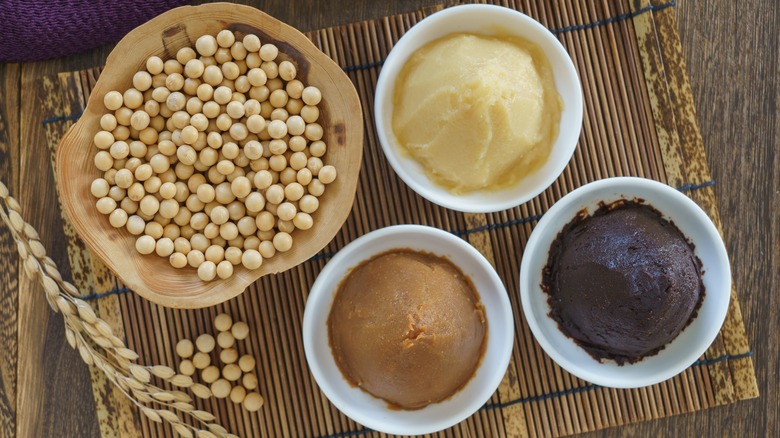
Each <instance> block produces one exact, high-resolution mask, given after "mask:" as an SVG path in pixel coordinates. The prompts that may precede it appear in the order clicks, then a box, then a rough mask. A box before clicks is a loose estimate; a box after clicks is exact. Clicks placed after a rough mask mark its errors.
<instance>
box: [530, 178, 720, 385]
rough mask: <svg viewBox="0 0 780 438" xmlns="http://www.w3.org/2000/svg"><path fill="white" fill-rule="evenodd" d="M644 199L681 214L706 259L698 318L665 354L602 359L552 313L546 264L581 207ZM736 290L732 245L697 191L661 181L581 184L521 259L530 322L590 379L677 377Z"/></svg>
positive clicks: (545, 220)
mask: <svg viewBox="0 0 780 438" xmlns="http://www.w3.org/2000/svg"><path fill="white" fill-rule="evenodd" d="M635 198H638V199H643V200H644V201H645V203H646V204H648V205H650V206H652V207H654V208H655V209H657V210H658V211H660V212H661V214H662V215H663V217H664V218H665V219H667V220H670V221H672V222H674V224H675V225H676V226H677V228H679V229H680V231H681V232H682V233H683V235H684V236H686V237H687V238H688V239H689V240H690V241H691V243H693V245H694V247H695V248H694V252H695V254H696V256H697V257H698V258H699V259H700V260H701V262H702V267H703V271H704V273H703V275H702V282H703V283H704V288H705V295H704V299H703V301H702V304H701V307H700V308H699V311H698V315H697V316H696V318H695V319H694V320H693V321H692V322H691V323H690V324H689V325H688V326H687V327H686V328H685V329H684V330H683V331H682V332H681V333H680V334H679V335H678V336H677V337H676V338H675V339H674V340H673V341H672V342H670V343H669V344H667V345H666V347H664V349H663V350H661V351H660V352H659V353H658V354H656V355H654V356H649V357H645V358H643V359H642V360H641V361H639V362H636V363H633V364H625V365H623V366H619V365H617V363H615V362H614V361H611V360H607V361H604V362H603V363H599V362H598V361H597V360H596V359H594V358H593V357H591V356H590V355H589V354H588V353H587V352H586V351H585V350H584V349H582V348H581V347H580V346H578V345H577V344H576V343H575V342H574V341H573V340H572V339H571V338H569V337H567V336H566V335H564V334H563V332H561V330H560V329H559V327H558V323H557V322H556V321H554V320H553V319H552V318H551V317H550V316H549V312H550V306H549V304H548V303H547V297H548V295H547V294H546V293H545V292H544V291H543V290H542V288H541V286H540V285H541V283H542V270H543V269H544V267H545V265H546V264H547V259H548V255H549V251H550V245H551V244H552V242H553V240H555V238H556V237H557V236H558V234H559V233H560V231H561V229H563V227H564V226H565V225H566V224H568V223H569V222H571V221H572V219H574V217H575V216H576V215H577V212H579V211H581V210H583V209H587V210H588V212H589V213H593V212H594V211H595V210H596V209H598V203H599V202H600V201H603V202H605V203H607V204H608V203H610V202H613V201H617V200H619V199H627V200H632V199H635ZM730 297H731V269H730V268H729V259H728V255H727V254H726V247H725V246H724V245H723V240H722V239H721V237H720V233H718V230H717V228H715V225H714V224H713V223H712V221H711V220H710V218H709V217H708V216H707V214H706V213H705V212H704V211H703V210H702V209H701V208H699V206H698V205H696V203H695V202H693V201H692V200H691V199H690V198H688V197H687V196H685V195H684V194H682V193H680V192H679V191H677V190H675V189H674V188H672V187H669V186H667V185H665V184H662V183H660V182H657V181H653V180H649V179H643V178H628V177H626V178H608V179H603V180H600V181H596V182H592V183H590V184H587V185H585V186H582V187H580V188H578V189H576V190H574V191H573V192H571V193H569V194H568V195H566V196H564V197H563V198H562V199H561V200H560V201H558V202H556V203H555V205H553V206H552V207H551V208H550V209H549V210H548V211H547V213H545V214H544V216H543V217H542V219H541V220H540V221H539V223H538V224H537V226H536V228H535V229H534V231H533V233H531V237H530V238H529V239H528V243H527V244H526V246H525V252H524V253H523V261H522V263H521V266H520V298H521V302H522V305H523V312H524V313H525V317H526V320H527V321H528V325H529V326H530V327H531V331H532V332H533V334H534V336H536V340H537V341H538V342H539V345H541V346H542V348H543V349H544V351H545V352H547V354H548V355H550V357H551V358H552V359H553V360H554V361H555V362H556V363H558V365H560V366H561V367H563V368H564V369H565V370H566V371H568V372H570V373H572V374H574V375H575V376H577V377H580V378H582V379H584V380H587V381H589V382H592V383H595V384H598V385H601V386H607V387H612V388H639V387H642V386H648V385H653V384H656V383H659V382H662V381H664V380H667V379H670V378H672V377H674V376H676V375H677V374H679V373H681V372H682V371H683V370H685V369H686V368H688V367H689V366H691V364H693V363H694V362H695V361H696V360H697V359H698V358H699V357H700V356H701V355H702V354H704V352H705V351H706V350H707V348H708V347H709V346H710V344H711V343H712V341H713V340H714V339H715V336H717V334H718V331H719V330H720V327H721V325H722V324H723V321H724V319H725V318H726V312H727V311H728V306H729V299H730Z"/></svg>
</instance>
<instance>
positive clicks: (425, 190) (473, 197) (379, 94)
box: [374, 4, 583, 213]
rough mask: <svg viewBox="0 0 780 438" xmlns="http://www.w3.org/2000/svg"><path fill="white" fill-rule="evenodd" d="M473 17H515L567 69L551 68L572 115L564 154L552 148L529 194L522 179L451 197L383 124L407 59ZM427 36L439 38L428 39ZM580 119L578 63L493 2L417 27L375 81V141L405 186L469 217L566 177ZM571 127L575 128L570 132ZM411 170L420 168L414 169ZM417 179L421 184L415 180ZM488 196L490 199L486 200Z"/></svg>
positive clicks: (535, 26) (442, 14)
mask: <svg viewBox="0 0 780 438" xmlns="http://www.w3.org/2000/svg"><path fill="white" fill-rule="evenodd" d="M473 14H486V15H489V16H492V17H496V16H502V17H510V18H511V19H513V20H516V21H517V22H518V25H519V26H524V27H526V28H527V29H530V30H531V32H532V33H534V34H535V35H538V38H537V41H535V43H536V44H539V43H538V41H543V42H544V44H545V45H546V46H549V47H550V48H552V50H553V51H552V53H546V55H547V57H548V58H549V59H551V60H552V59H555V60H556V61H557V62H559V63H560V64H562V65H563V66H564V68H561V69H557V70H556V69H553V70H554V71H553V75H554V79H555V83H556V88H557V89H558V91H559V94H560V95H561V100H562V101H563V102H565V104H566V105H565V107H564V113H567V114H568V111H569V110H571V111H572V112H571V116H570V117H568V118H564V117H563V116H562V117H561V121H560V125H559V131H558V137H557V138H556V140H555V142H554V143H553V146H552V148H553V149H555V146H556V144H558V143H560V144H561V146H560V147H559V149H560V150H551V153H550V156H549V157H548V159H547V161H546V162H549V163H553V164H554V165H552V166H550V168H549V169H544V168H545V167H547V166H545V165H543V166H541V167H540V168H539V169H536V170H535V171H534V172H532V174H531V175H535V174H537V173H538V172H540V171H542V170H543V169H544V170H546V171H547V172H548V173H547V176H546V177H545V178H541V180H540V181H539V182H538V183H537V184H535V185H533V186H532V187H530V188H529V189H527V190H522V191H520V188H521V187H520V184H521V183H522V181H523V180H524V179H525V178H523V179H521V180H520V181H518V183H516V184H515V185H513V186H510V187H507V188H504V189H501V190H498V191H494V190H477V191H474V192H469V193H466V194H461V195H456V194H453V193H450V192H449V191H447V190H446V189H445V188H443V187H440V186H438V185H437V184H436V183H435V182H433V181H432V180H431V179H430V178H429V177H428V175H427V174H425V172H423V171H422V166H421V165H419V163H417V162H416V161H414V162H412V161H411V160H413V159H412V158H410V157H405V156H404V155H403V152H401V151H399V150H398V149H399V147H400V146H399V145H397V144H396V141H395V136H394V135H393V133H392V127H391V126H390V125H389V124H387V123H386V122H385V119H386V118H389V119H388V120H389V123H392V94H393V91H394V89H395V80H396V75H395V74H396V73H397V72H398V71H400V69H401V68H403V65H404V64H405V63H406V60H407V59H408V58H409V57H410V56H411V55H412V54H413V53H414V51H415V50H417V48H419V46H422V45H424V44H427V43H428V42H430V41H434V40H436V39H438V38H441V37H444V36H446V35H450V34H453V33H457V32H458V31H459V30H458V29H444V28H445V27H446V26H447V25H446V24H444V23H447V22H448V21H450V20H452V19H457V18H458V17H461V16H464V15H466V16H473ZM438 26H441V28H442V29H444V30H442V31H430V28H436V27H438ZM506 31H507V30H506V29H504V28H500V29H498V33H499V34H503V33H504V32H506ZM469 32H471V31H469ZM428 33H432V34H435V35H433V36H432V37H429V36H428ZM475 33H484V34H491V33H496V30H495V29H489V28H482V29H481V30H480V31H475ZM421 39H423V40H424V41H423V42H422V43H420V42H419V41H420V40H421ZM562 85H566V86H572V87H574V88H576V92H573V93H568V94H566V95H564V94H563V93H560V88H561V86H562ZM385 108H389V109H390V111H389V112H390V113H391V114H390V115H386V114H385V113H386V111H385ZM562 115H563V113H562ZM582 120H583V94H582V84H581V82H580V79H579V75H578V74H577V70H576V68H575V66H574V62H573V61H572V59H571V56H570V55H569V54H568V52H567V51H566V49H565V48H564V47H563V45H562V44H561V42H560V41H559V40H558V39H557V38H556V37H555V35H554V34H553V33H552V32H550V30H549V29H547V28H546V27H544V26H543V25H542V24H541V23H539V22H538V21H536V20H534V19H533V18H531V17H529V16H528V15H525V14H523V13H522V12H519V11H515V10H513V9H509V8H505V7H502V6H498V5H489V4H469V5H457V6H452V7H449V8H446V9H444V10H442V11H439V12H436V13H434V14H432V15H430V16H428V17H426V18H425V19H423V20H421V21H420V22H419V23H417V24H415V25H414V26H413V27H412V28H411V29H409V30H408V31H407V32H406V33H405V34H404V35H403V36H402V37H401V38H400V39H399V40H398V42H397V43H396V44H395V45H394V46H393V48H392V50H391V51H390V53H389V55H388V56H387V58H386V59H385V61H384V63H383V66H382V70H381V72H380V74H379V78H378V80H377V86H376V93H375V97H374V123H375V125H376V132H377V137H378V140H379V143H380V145H381V146H382V150H383V152H384V155H385V157H386V158H387V160H388V162H389V163H390V165H391V166H392V168H393V170H394V171H395V172H396V174H397V175H398V176H399V177H400V178H401V180H403V181H404V183H406V185H408V186H409V187H410V188H411V189H412V190H413V191H414V192H415V193H417V194H419V195H420V196H422V197H423V198H425V199H427V200H429V201H431V202H433V203H435V204H437V205H440V206H442V207H445V208H449V209H451V210H455V211H461V212H466V213H492V212H497V211H501V210H506V209H508V208H512V207H516V206H518V205H521V204H523V203H525V202H527V201H529V200H531V199H533V198H534V197H536V196H538V195H539V194H540V193H542V192H544V190H546V189H547V188H548V187H550V186H551V185H552V184H553V183H554V182H555V180H556V179H558V177H559V176H560V175H561V174H562V173H563V171H564V169H565V168H566V166H567V165H568V163H569V161H570V159H571V157H572V155H573V154H574V151H575V150H576V147H577V143H578V141H579V137H580V133H581V131H582ZM570 125H571V126H574V127H576V128H575V129H572V128H571V126H570ZM410 167H417V168H416V169H411V168H410ZM418 175H419V180H418V179H417V177H418ZM422 181H424V182H422ZM486 196H487V197H488V198H490V199H487V198H486ZM492 196H495V197H499V196H500V198H501V199H493V198H492ZM474 202H478V203H479V204H474Z"/></svg>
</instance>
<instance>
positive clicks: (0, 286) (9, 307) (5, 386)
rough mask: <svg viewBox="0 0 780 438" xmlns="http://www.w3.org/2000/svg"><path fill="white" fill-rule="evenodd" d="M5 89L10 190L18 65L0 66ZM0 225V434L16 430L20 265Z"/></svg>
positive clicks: (0, 141) (4, 161) (1, 142)
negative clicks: (0, 262) (0, 263)
mask: <svg viewBox="0 0 780 438" xmlns="http://www.w3.org/2000/svg"><path fill="white" fill-rule="evenodd" d="M0 78H2V80H1V81H0V84H2V85H1V86H2V87H3V90H5V92H4V93H3V96H2V98H1V99H0V175H2V177H0V178H2V180H3V181H4V182H5V184H6V185H7V186H8V188H9V189H10V190H11V191H12V192H13V193H16V191H17V190H18V188H19V82H20V81H21V67H20V66H19V64H5V65H0ZM3 228H4V226H3V225H0V260H2V270H0V294H2V295H0V436H4V437H5V436H8V437H10V436H13V435H14V434H15V429H16V373H17V360H16V358H17V357H18V353H17V333H18V332H17V309H18V308H19V305H18V303H19V298H18V295H17V293H16V291H17V290H18V288H19V272H20V270H21V266H20V264H19V257H18V255H17V252H16V244H15V243H14V241H13V239H12V238H11V235H10V233H8V232H7V231H6V230H4V229H3Z"/></svg>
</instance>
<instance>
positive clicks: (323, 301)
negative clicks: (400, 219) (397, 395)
mask: <svg viewBox="0 0 780 438" xmlns="http://www.w3.org/2000/svg"><path fill="white" fill-rule="evenodd" d="M400 235H408V236H414V237H416V238H418V240H417V241H419V242H420V245H419V246H420V247H424V246H426V245H427V246H430V245H428V242H431V241H433V240H443V241H444V242H445V243H446V244H449V245H451V246H452V248H454V249H455V250H456V251H458V252H460V253H461V254H462V255H464V256H465V257H467V258H469V259H470V260H473V261H474V264H473V265H472V266H470V268H472V270H474V271H480V272H481V273H484V274H486V275H487V277H489V280H490V285H491V291H490V292H487V291H480V298H481V300H482V302H483V305H485V301H484V296H485V294H486V293H492V294H495V298H496V299H497V300H498V301H500V302H501V305H500V306H492V307H493V308H492V309H491V311H492V312H494V315H496V316H497V318H498V319H497V320H499V321H504V322H505V324H502V325H501V326H495V325H493V324H496V323H495V322H492V320H491V321H490V322H489V324H491V325H489V326H488V333H489V335H488V338H487V342H488V345H487V346H486V350H485V353H483V354H484V356H483V360H482V361H481V362H480V364H479V366H478V367H477V369H476V370H475V374H474V376H473V377H472V378H471V379H470V380H469V381H468V383H467V384H466V386H465V387H464V388H461V389H460V390H459V391H458V392H456V393H455V395H457V394H460V393H461V392H462V391H465V390H466V389H467V388H469V386H473V384H474V383H480V385H481V386H477V387H475V388H476V389H472V390H473V391H474V394H475V396H474V397H473V398H472V399H470V401H469V402H468V403H467V405H466V406H464V407H463V408H462V409H460V410H457V411H452V412H451V413H450V414H449V415H448V416H447V417H446V418H444V419H442V420H439V421H437V422H431V423H428V424H426V426H425V427H420V426H419V425H409V424H405V423H404V422H403V418H401V417H403V415H404V413H410V412H411V413H419V412H424V411H425V409H428V408H429V407H431V406H446V403H448V402H450V401H452V400H453V398H452V397H451V398H448V399H445V400H444V401H441V402H439V403H433V404H431V405H428V406H427V407H425V408H423V409H420V410H415V411H405V410H392V409H389V408H385V411H384V413H385V414H386V415H387V418H385V419H382V418H377V417H376V416H371V415H370V414H367V413H365V411H364V410H361V409H360V407H359V405H357V404H356V403H358V401H356V400H355V399H351V398H349V397H342V396H341V395H340V392H339V390H338V389H336V388H344V387H351V385H349V383H348V382H347V381H346V380H345V379H344V378H343V376H341V375H339V378H338V381H337V382H334V381H333V380H334V379H328V377H327V373H326V371H325V370H324V364H325V363H328V364H329V365H332V364H335V360H334V359H333V355H332V353H331V349H330V347H328V348H327V352H328V354H322V353H320V354H318V353H317V352H316V351H317V350H315V346H314V345H315V343H317V341H316V340H315V336H317V331H318V330H325V331H326V332H327V330H328V329H327V327H325V328H321V327H319V326H318V325H319V323H320V322H321V321H322V318H323V317H324V318H325V319H324V320H325V321H326V323H327V315H329V314H330V309H331V307H332V304H333V301H334V299H335V295H336V292H335V288H336V287H337V285H338V284H339V283H340V281H341V280H342V279H343V278H345V277H346V275H348V274H349V272H351V270H352V269H353V268H354V267H355V266H357V265H358V264H359V263H361V262H363V261H365V260H367V259H368V258H370V257H373V256H375V255H377V254H381V253H383V252H386V251H387V250H386V249H383V248H377V247H376V245H374V243H375V242H377V241H380V242H381V241H383V240H386V239H391V238H393V237H397V236H400ZM391 246H392V245H391ZM399 246H404V245H399ZM414 249H417V250H422V251H426V249H421V248H414ZM362 250H365V251H366V253H367V254H366V255H365V256H361V255H358V254H356V253H359V252H360V251H362ZM431 252H432V253H434V254H436V255H439V256H444V257H447V258H448V259H450V260H451V258H450V257H449V255H450V254H443V253H441V252H437V251H433V250H431ZM356 257H359V259H357V258H356ZM453 263H454V261H453ZM456 266H458V265H456ZM459 268H460V269H463V268H462V267H460V266H459ZM464 271H465V270H464ZM339 274H341V275H339ZM487 311H488V309H487V307H486V312H487ZM497 331H499V332H503V333H505V335H504V338H505V339H503V340H504V341H505V342H504V343H503V344H501V343H498V342H499V341H500V340H502V339H501V338H500V337H496V335H495V333H496V332H497ZM302 337H303V346H304V352H305V355H306V360H307V363H308V366H309V370H310V371H311V373H312V375H313V376H314V380H315V382H316V383H317V385H318V387H319V388H320V390H321V391H322V392H323V393H324V394H325V396H326V397H327V398H328V400H330V402H331V403H333V405H334V406H336V408H338V409H339V410H340V411H341V412H343V413H344V414H345V415H346V416H348V417H350V418H351V419H353V420H354V421H356V422H358V423H360V424H362V425H363V426H365V427H368V428H370V429H373V430H376V431H380V432H384V433H389V434H399V435H418V434H427V433H433V432H436V431H439V430H443V429H446V428H448V427H451V426H453V425H455V424H457V423H459V422H461V421H463V420H465V419H466V418H468V417H469V416H471V415H473V414H474V413H475V412H477V411H478V410H479V409H480V408H481V407H482V406H483V405H484V404H485V403H486V402H487V401H489V400H490V397H491V396H492V395H493V393H494V392H495V391H496V389H497V388H498V386H499V385H500V383H501V381H502V379H503V377H504V374H505V373H506V369H507V368H508V366H509V361H510V359H511V354H512V350H513V347H514V316H513V312H512V307H511V303H510V301H509V295H508V293H507V289H506V288H505V286H504V284H503V282H502V281H501V279H500V277H499V276H498V273H497V272H496V271H495V269H494V268H493V267H492V265H491V264H490V262H488V261H487V259H485V257H484V256H483V255H482V253H480V252H479V251H478V250H477V249H476V248H474V247H473V246H472V245H471V244H469V243H468V242H466V241H465V240H463V239H461V238H460V237H457V236H455V235H454V234H452V233H449V232H447V231H444V230H441V229H438V228H434V227H429V226H425V225H413V224H404V225H392V226H388V227H384V228H380V229H377V230H374V231H371V232H369V233H367V234H365V235H363V236H361V237H359V238H357V239H355V240H354V241H352V242H350V243H349V244H347V245H346V246H345V247H344V248H342V249H341V250H340V251H339V252H338V253H336V255H335V256H333V258H331V260H330V261H329V262H328V263H327V264H326V265H325V267H324V268H323V269H322V271H321V272H320V274H319V275H318V276H317V279H316V280H315V282H314V284H313V285H312V287H311V289H310V290H309V296H308V298H307V300H306V308H305V310H304V315H303V328H302ZM491 337H496V339H497V341H495V343H494V344H491V343H490V339H491ZM489 351H495V352H496V353H495V354H496V355H497V360H493V361H490V362H489V363H488V361H486V360H485V359H486V358H487V357H488V354H489ZM323 356H325V357H323ZM486 366H490V367H491V368H490V369H488V368H485V367H486ZM336 367H337V366H336ZM481 369H484V370H487V371H483V373H484V375H482V376H479V375H478V374H477V373H479V371H480V370H481ZM339 373H340V371H339ZM353 389H354V390H356V391H361V392H362V390H360V389H358V388H353ZM364 394H366V395H367V396H368V397H371V398H372V399H373V400H376V401H377V402H381V403H383V404H385V405H386V404H387V402H385V401H384V400H381V399H379V398H376V397H374V396H372V395H370V394H368V393H364Z"/></svg>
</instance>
